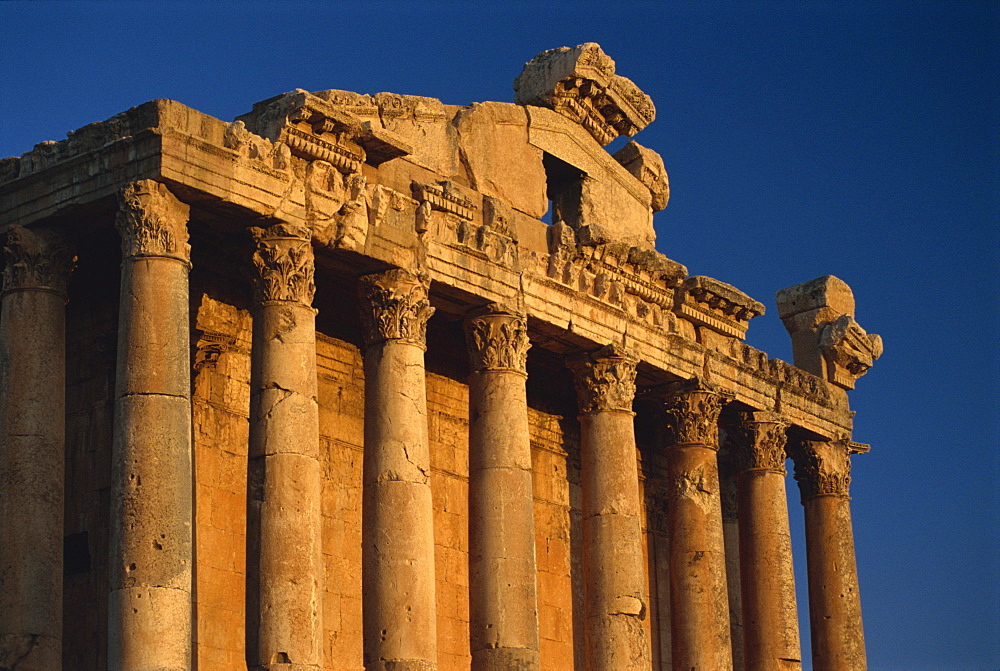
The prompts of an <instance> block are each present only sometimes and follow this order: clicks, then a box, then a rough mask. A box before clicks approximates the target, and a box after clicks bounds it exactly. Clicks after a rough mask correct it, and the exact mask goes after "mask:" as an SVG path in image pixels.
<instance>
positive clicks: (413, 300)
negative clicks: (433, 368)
mask: <svg viewBox="0 0 1000 671" xmlns="http://www.w3.org/2000/svg"><path fill="white" fill-rule="evenodd" d="M428 289H430V279H429V278H428V277H427V276H426V275H425V274H423V273H416V272H414V271H411V270H406V269H403V268H394V269H393V270H387V271H386V272H384V273H378V274H375V275H366V276H364V277H362V278H360V279H359V281H358V290H359V293H360V296H361V324H362V327H363V329H364V333H365V341H366V342H367V343H368V344H369V345H375V344H377V343H380V342H383V341H386V340H403V341H406V342H410V343H413V344H415V345H419V346H421V347H425V346H426V341H427V320H428V319H430V317H431V315H432V314H434V308H432V307H431V304H430V301H429V300H427V291H428Z"/></svg>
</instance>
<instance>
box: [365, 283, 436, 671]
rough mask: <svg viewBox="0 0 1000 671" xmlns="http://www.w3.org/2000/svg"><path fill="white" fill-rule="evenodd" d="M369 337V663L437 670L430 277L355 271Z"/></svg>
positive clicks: (388, 670)
mask: <svg viewBox="0 0 1000 671" xmlns="http://www.w3.org/2000/svg"><path fill="white" fill-rule="evenodd" d="M360 286H361V298H362V307H361V310H362V319H363V320H364V328H365V340H366V343H367V348H366V350H365V407H366V408H367V409H368V411H367V412H366V413H365V461H364V504H363V505H364V507H363V511H364V513H363V514H364V518H363V526H362V533H363V541H362V542H363V544H362V562H363V576H362V585H363V587H364V629H365V632H364V640H365V668H366V669H368V670H369V671H432V670H434V669H436V668H437V633H436V614H435V589H434V530H433V517H434V509H433V503H432V499H431V489H430V481H429V477H430V472H429V471H430V453H429V450H428V437H427V396H426V394H427V392H426V388H425V381H424V349H425V347H426V344H425V342H426V329H427V320H428V319H429V318H430V316H431V314H433V312H434V308H432V307H430V304H429V303H428V301H427V288H428V282H427V280H425V279H423V278H422V277H420V276H419V275H417V274H416V273H413V272H411V271H407V270H403V269H396V270H390V271H387V272H385V273H381V274H378V275H368V276H365V277H363V278H361V285H360Z"/></svg>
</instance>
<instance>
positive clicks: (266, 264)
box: [250, 223, 316, 305]
mask: <svg viewBox="0 0 1000 671" xmlns="http://www.w3.org/2000/svg"><path fill="white" fill-rule="evenodd" d="M250 235H251V236H252V237H253V239H254V241H255V242H256V243H257V248H256V249H255V250H254V253H253V259H252V260H253V266H254V268H255V269H256V270H257V273H256V276H255V278H254V279H255V282H254V289H255V295H256V298H257V300H258V301H260V302H262V303H263V302H267V301H284V302H290V303H301V304H303V305H312V301H313V296H315V295H316V283H315V278H314V275H315V271H316V266H315V261H314V257H313V249H312V243H311V242H310V238H311V234H310V231H309V227H308V226H297V225H294V224H286V223H279V224H274V225H272V226H269V227H267V228H251V229H250Z"/></svg>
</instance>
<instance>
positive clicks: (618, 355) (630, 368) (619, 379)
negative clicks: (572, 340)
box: [567, 345, 639, 415]
mask: <svg viewBox="0 0 1000 671" xmlns="http://www.w3.org/2000/svg"><path fill="white" fill-rule="evenodd" d="M567 363H568V365H569V367H570V368H571V369H572V370H573V373H574V380H575V383H576V398H577V405H578V406H579V408H580V414H582V415H585V414H588V413H592V412H604V411H609V410H618V411H624V412H632V401H633V399H634V398H635V367H636V364H638V363H639V359H638V357H636V356H635V355H634V354H632V353H631V352H629V351H628V350H626V349H625V348H624V347H621V346H619V345H607V346H606V347H602V348H601V349H599V350H597V351H596V352H593V353H590V354H586V355H584V356H580V357H575V358H573V359H570V360H569V361H568V362H567Z"/></svg>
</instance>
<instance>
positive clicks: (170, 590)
mask: <svg viewBox="0 0 1000 671" xmlns="http://www.w3.org/2000/svg"><path fill="white" fill-rule="evenodd" d="M187 219H188V206H187V205H185V204H184V203H182V202H180V201H179V200H177V199H176V198H175V197H174V196H173V194H171V193H170V191H169V190H168V189H167V187H166V186H164V185H163V184H160V183H159V182H155V181H153V180H143V181H140V182H135V183H133V184H131V185H129V186H127V187H126V188H125V189H124V190H123V191H122V194H121V208H120V211H119V213H118V218H117V222H116V223H117V227H118V232H119V233H120V234H121V238H122V270H121V298H120V307H119V311H118V363H117V368H118V370H117V379H116V383H115V429H114V444H113V446H112V462H111V470H112V493H111V556H110V588H111V593H110V595H109V609H108V668H109V669H111V670H112V671H118V670H122V671H126V670H135V671H140V670H142V671H145V670H146V669H158V670H163V671H167V670H170V671H175V670H176V671H180V670H182V669H184V670H186V669H190V668H191V637H192V603H191V575H192V574H191V567H192V560H193V554H192V526H193V522H194V517H193V501H192V499H193V495H192V492H193V488H194V483H193V480H192V455H191V363H190V360H189V359H190V349H189V343H188V339H189V333H190V324H189V314H188V310H189V304H188V272H189V270H190V268H191V263H190V261H189V259H190V251H191V250H190V246H189V245H188V243H187V240H188V232H187Z"/></svg>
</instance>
